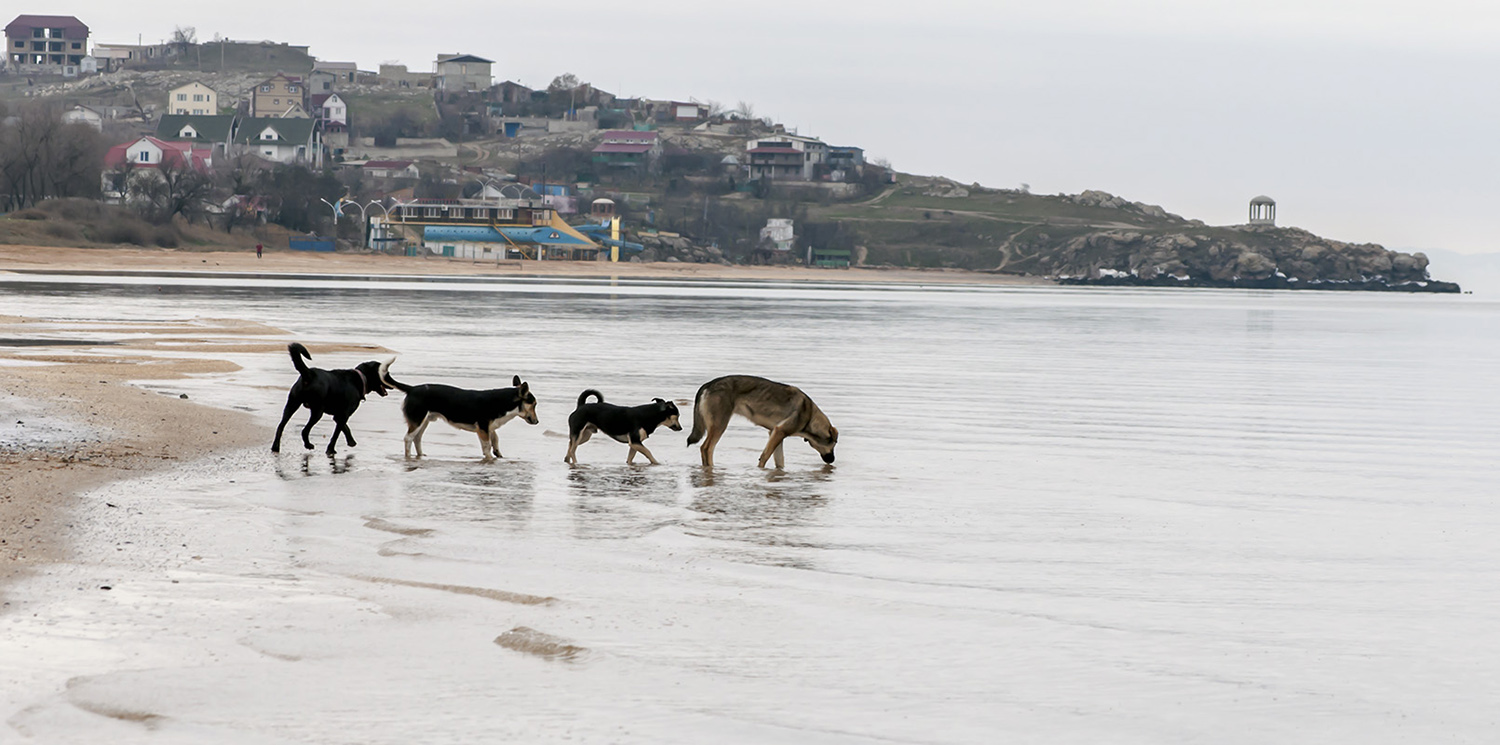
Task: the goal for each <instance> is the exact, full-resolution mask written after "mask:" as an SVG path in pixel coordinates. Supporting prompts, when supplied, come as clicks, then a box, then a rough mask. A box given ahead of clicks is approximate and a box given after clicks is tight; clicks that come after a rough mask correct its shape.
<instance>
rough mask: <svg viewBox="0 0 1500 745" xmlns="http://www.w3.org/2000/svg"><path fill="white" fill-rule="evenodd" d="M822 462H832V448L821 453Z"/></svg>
mask: <svg viewBox="0 0 1500 745" xmlns="http://www.w3.org/2000/svg"><path fill="white" fill-rule="evenodd" d="M823 462H824V463H832V462H833V451H832V450H830V451H828V452H826V453H824V454H823Z"/></svg>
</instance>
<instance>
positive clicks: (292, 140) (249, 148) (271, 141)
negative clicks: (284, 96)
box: [234, 117, 323, 168]
mask: <svg viewBox="0 0 1500 745" xmlns="http://www.w3.org/2000/svg"><path fill="white" fill-rule="evenodd" d="M316 125H317V123H316V122H314V121H313V120H312V119H299V118H280V117H257V118H251V119H246V120H244V121H242V122H240V126H239V129H238V130H237V131H236V132H235V134H234V150H235V151H237V152H241V153H250V154H252V155H258V156H260V157H262V158H265V159H266V160H269V161H274V162H276V163H297V164H301V165H306V166H311V167H314V168H317V167H320V166H322V165H323V144H322V140H321V139H320V138H319V137H318V134H319V133H318V128H317V126H316Z"/></svg>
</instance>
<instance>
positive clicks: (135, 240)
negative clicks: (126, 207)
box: [94, 217, 151, 246]
mask: <svg viewBox="0 0 1500 745" xmlns="http://www.w3.org/2000/svg"><path fill="white" fill-rule="evenodd" d="M150 239H151V229H150V226H148V225H146V223H144V222H141V221H140V220H139V219H136V218H129V217H121V218H115V219H113V220H109V221H108V222H103V223H100V224H99V225H98V226H97V227H96V228H95V230H94V240H95V241H98V242H99V243H132V244H135V245H137V246H145V245H149V243H150Z"/></svg>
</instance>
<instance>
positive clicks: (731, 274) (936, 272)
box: [0, 246, 1053, 285]
mask: <svg viewBox="0 0 1500 745" xmlns="http://www.w3.org/2000/svg"><path fill="white" fill-rule="evenodd" d="M5 271H26V272H46V271H58V272H106V273H109V272H118V271H149V272H161V271H201V272H271V273H288V274H298V273H303V274H417V275H445V274H448V275H477V276H496V277H545V276H556V277H601V278H602V277H622V278H631V279H685V280H692V279H724V280H752V281H768V280H779V281H816V282H893V283H905V284H911V283H916V284H931V283H944V284H985V285H1051V284H1053V283H1052V282H1051V281H1049V280H1046V279H1044V278H1041V277H1019V276H1014V275H1007V274H988V273H984V272H970V271H965V270H958V269H951V270H950V269H876V268H863V267H861V268H851V269H810V268H807V267H800V266H741V265H729V266H726V265H722V264H683V263H675V262H653V263H649V264H640V263H630V262H621V263H609V262H598V261H505V262H501V263H499V264H496V263H495V262H486V261H472V260H469V259H448V258H442V257H435V256H433V257H410V256H386V255H383V254H351V253H311V252H305V251H289V250H284V249H282V250H267V251H266V252H265V258H262V259H256V258H255V252H254V251H253V250H252V251H244V250H240V251H220V250H196V249H162V248H56V247H49V246H0V272H5Z"/></svg>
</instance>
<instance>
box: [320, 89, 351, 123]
mask: <svg viewBox="0 0 1500 745" xmlns="http://www.w3.org/2000/svg"><path fill="white" fill-rule="evenodd" d="M311 101H312V118H314V119H317V120H318V121H320V122H323V123H325V124H341V125H344V126H348V124H349V104H347V103H345V102H344V99H343V98H342V97H340V96H339V94H337V93H314V94H313V95H312V99H311Z"/></svg>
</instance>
